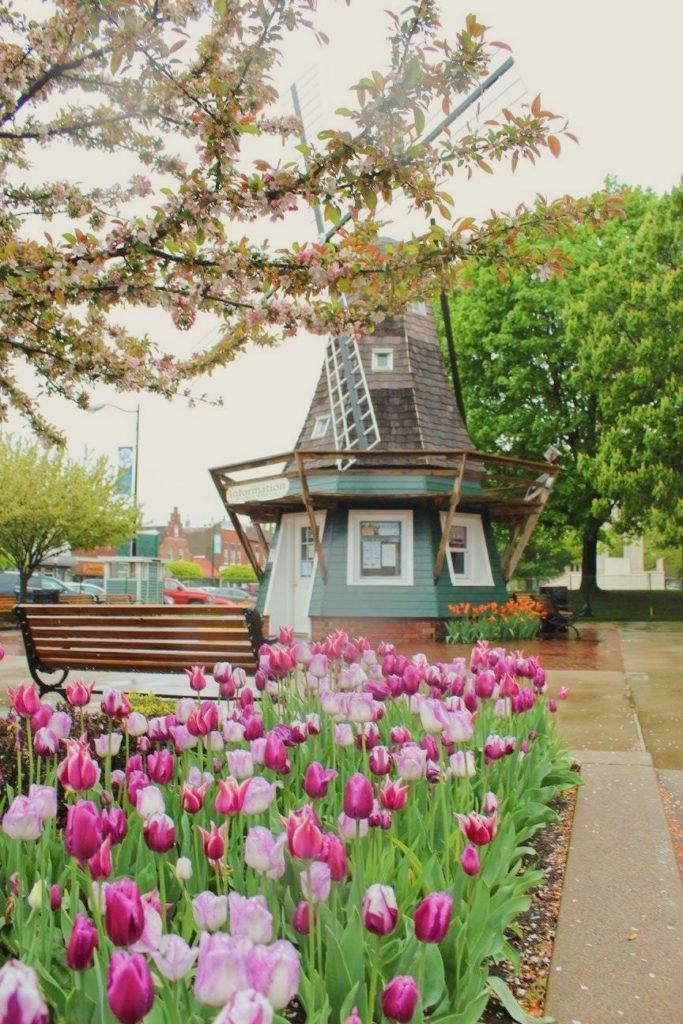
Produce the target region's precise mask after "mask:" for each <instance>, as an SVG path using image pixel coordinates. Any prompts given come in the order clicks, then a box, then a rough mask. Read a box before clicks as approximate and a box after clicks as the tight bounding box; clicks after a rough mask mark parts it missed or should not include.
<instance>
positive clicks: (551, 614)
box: [535, 593, 581, 640]
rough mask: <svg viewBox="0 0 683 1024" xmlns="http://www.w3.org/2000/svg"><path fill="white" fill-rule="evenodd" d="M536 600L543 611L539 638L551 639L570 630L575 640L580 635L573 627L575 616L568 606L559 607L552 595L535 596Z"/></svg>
mask: <svg viewBox="0 0 683 1024" xmlns="http://www.w3.org/2000/svg"><path fill="white" fill-rule="evenodd" d="M535 598H536V600H537V601H538V603H539V604H540V605H541V608H542V609H543V610H542V612H541V616H542V617H541V636H547V637H553V636H559V635H560V634H561V633H567V632H569V630H570V629H572V630H573V631H574V632H575V633H576V638H577V640H578V639H580V637H581V634H580V633H579V631H578V629H577V628H576V626H575V625H574V620H575V619H576V615H575V614H574V612H573V611H572V610H571V608H570V607H569V605H566V606H564V605H559V604H558V603H557V600H556V599H555V597H554V596H553V595H552V594H543V593H541V594H536V595H535Z"/></svg>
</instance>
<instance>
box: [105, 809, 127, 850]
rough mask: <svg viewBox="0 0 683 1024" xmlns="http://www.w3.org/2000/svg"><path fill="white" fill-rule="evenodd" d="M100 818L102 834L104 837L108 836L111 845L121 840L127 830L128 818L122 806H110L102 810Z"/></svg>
mask: <svg viewBox="0 0 683 1024" xmlns="http://www.w3.org/2000/svg"><path fill="white" fill-rule="evenodd" d="M100 819H101V821H102V835H103V836H104V838H105V839H106V838H107V836H109V837H110V838H111V844H112V846H115V845H116V843H121V842H123V840H124V839H125V838H126V833H127V832H128V818H127V817H126V812H125V811H124V810H123V808H121V807H110V808H108V809H107V810H104V811H102V814H101V815H100Z"/></svg>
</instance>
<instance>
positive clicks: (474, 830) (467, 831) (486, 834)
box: [455, 811, 497, 846]
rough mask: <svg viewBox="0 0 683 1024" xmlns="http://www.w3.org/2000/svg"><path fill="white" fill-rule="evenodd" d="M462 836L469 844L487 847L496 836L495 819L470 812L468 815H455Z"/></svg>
mask: <svg viewBox="0 0 683 1024" xmlns="http://www.w3.org/2000/svg"><path fill="white" fill-rule="evenodd" d="M455 817H456V818H457V819H458V824H459V825H460V828H461V830H462V834H463V835H464V836H465V838H466V839H467V840H468V841H469V842H470V843H476V844H477V846H487V845H488V843H490V842H491V841H492V839H493V838H494V837H495V834H496V827H497V822H496V817H495V815H494V816H493V817H490V818H487V817H485V816H484V815H483V814H477V813H476V812H474V811H471V812H470V814H456V815H455Z"/></svg>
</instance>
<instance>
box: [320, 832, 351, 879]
mask: <svg viewBox="0 0 683 1024" xmlns="http://www.w3.org/2000/svg"><path fill="white" fill-rule="evenodd" d="M319 859H320V860H322V861H324V862H325V864H327V866H328V867H329V869H330V877H331V879H332V881H333V882H341V881H342V880H343V879H344V878H346V876H347V875H348V873H349V860H348V857H347V856H346V847H345V846H344V844H343V842H342V841H341V839H340V838H339V836H337V835H335V834H334V832H326V833H325V835H324V836H323V848H322V851H321V853H320V858H319Z"/></svg>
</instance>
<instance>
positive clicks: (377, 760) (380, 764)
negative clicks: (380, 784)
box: [368, 747, 391, 776]
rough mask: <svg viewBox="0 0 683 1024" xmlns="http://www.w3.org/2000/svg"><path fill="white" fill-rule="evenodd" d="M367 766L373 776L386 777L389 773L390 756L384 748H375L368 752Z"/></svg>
mask: <svg viewBox="0 0 683 1024" xmlns="http://www.w3.org/2000/svg"><path fill="white" fill-rule="evenodd" d="M368 764H369V765H370V771H371V772H372V774H373V775H379V776H382V775H388V774H389V772H390V771H391V754H390V753H389V751H388V750H387V748H386V747H375V748H374V749H373V750H371V751H370V757H369V758H368Z"/></svg>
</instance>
